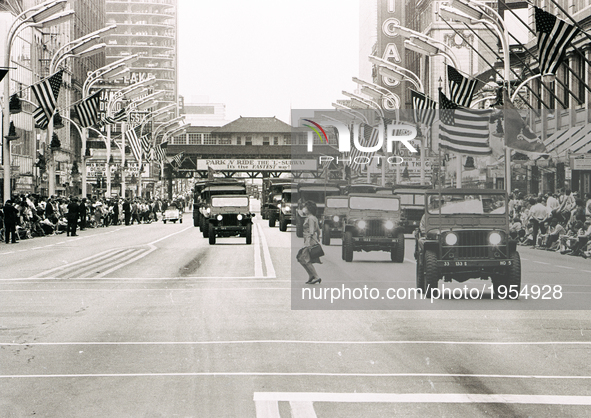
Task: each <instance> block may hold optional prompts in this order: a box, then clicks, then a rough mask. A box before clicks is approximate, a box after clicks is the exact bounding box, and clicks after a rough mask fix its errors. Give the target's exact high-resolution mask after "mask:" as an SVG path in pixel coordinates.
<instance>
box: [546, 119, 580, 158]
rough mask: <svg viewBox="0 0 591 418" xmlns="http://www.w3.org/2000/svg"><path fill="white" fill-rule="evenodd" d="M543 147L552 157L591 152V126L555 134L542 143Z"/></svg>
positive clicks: (577, 127)
mask: <svg viewBox="0 0 591 418" xmlns="http://www.w3.org/2000/svg"><path fill="white" fill-rule="evenodd" d="M544 145H545V146H546V151H547V152H548V153H549V154H550V155H553V156H565V155H566V152H567V151H570V152H571V153H586V152H587V151H590V150H591V124H587V125H583V126H575V127H574V128H570V129H562V130H560V131H558V132H555V133H554V134H553V135H551V136H550V137H549V138H547V139H546V140H545V141H544Z"/></svg>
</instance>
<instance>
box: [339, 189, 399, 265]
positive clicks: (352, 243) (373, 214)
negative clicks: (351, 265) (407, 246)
mask: <svg viewBox="0 0 591 418" xmlns="http://www.w3.org/2000/svg"><path fill="white" fill-rule="evenodd" d="M399 222H400V198H399V197H398V196H394V195H392V196H386V195H376V194H352V195H349V196H348V211H347V220H346V222H345V230H344V236H343V244H342V257H343V260H345V261H347V262H351V261H353V252H354V251H387V252H389V253H390V259H391V260H392V261H394V262H396V263H402V262H403V261H404V231H403V230H402V228H401V227H400V226H399Z"/></svg>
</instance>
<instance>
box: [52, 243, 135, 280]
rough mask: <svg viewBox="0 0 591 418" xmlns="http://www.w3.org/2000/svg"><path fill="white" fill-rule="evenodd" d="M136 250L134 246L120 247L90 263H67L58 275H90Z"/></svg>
mask: <svg viewBox="0 0 591 418" xmlns="http://www.w3.org/2000/svg"><path fill="white" fill-rule="evenodd" d="M134 251H137V250H134V249H133V248H128V249H124V248H122V249H118V250H117V251H114V252H113V253H111V254H108V255H107V256H103V257H100V258H97V259H96V260H92V261H90V262H88V263H85V264H84V265H80V264H79V265H76V266H71V265H66V266H64V267H63V268H62V270H61V271H60V272H59V273H56V275H59V277H64V278H65V277H68V276H74V277H88V276H87V275H88V274H92V272H94V271H96V270H97V269H100V268H102V267H103V266H108V265H110V264H112V263H116V262H117V261H118V260H119V259H121V258H124V257H125V256H127V255H129V254H132V253H133V252H134Z"/></svg>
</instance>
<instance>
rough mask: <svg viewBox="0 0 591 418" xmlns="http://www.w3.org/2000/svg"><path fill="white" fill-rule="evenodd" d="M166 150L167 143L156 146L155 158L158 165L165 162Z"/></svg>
mask: <svg viewBox="0 0 591 418" xmlns="http://www.w3.org/2000/svg"><path fill="white" fill-rule="evenodd" d="M167 148H168V141H165V142H162V143H161V144H158V145H156V149H155V152H154V154H155V157H156V161H158V162H159V163H161V164H162V163H164V162H165V161H166V149H167Z"/></svg>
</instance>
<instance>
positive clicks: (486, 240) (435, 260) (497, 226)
mask: <svg viewBox="0 0 591 418" xmlns="http://www.w3.org/2000/svg"><path fill="white" fill-rule="evenodd" d="M508 213H509V211H508V209H507V193H506V192H504V191H500V190H484V189H442V190H440V191H438V190H429V191H427V193H426V202H425V214H424V219H423V221H421V224H422V225H424V226H422V228H421V229H420V230H417V231H416V232H415V237H416V246H415V259H416V260H417V273H416V286H417V287H418V288H419V289H422V290H423V291H424V292H425V293H427V294H428V295H430V294H431V293H432V290H433V289H436V288H437V287H438V284H439V280H440V279H444V281H446V282H451V281H452V280H456V281H458V282H464V281H467V280H469V279H482V280H488V279H490V280H492V284H493V289H494V294H495V295H498V294H499V293H498V289H499V286H506V288H505V289H504V293H505V292H506V293H505V294H507V295H509V294H511V295H512V296H516V297H512V298H515V299H516V298H517V297H519V292H520V290H521V261H520V258H519V253H518V252H517V242H516V241H514V240H512V239H511V237H510V235H509V215H508ZM515 292H516V293H515Z"/></svg>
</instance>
